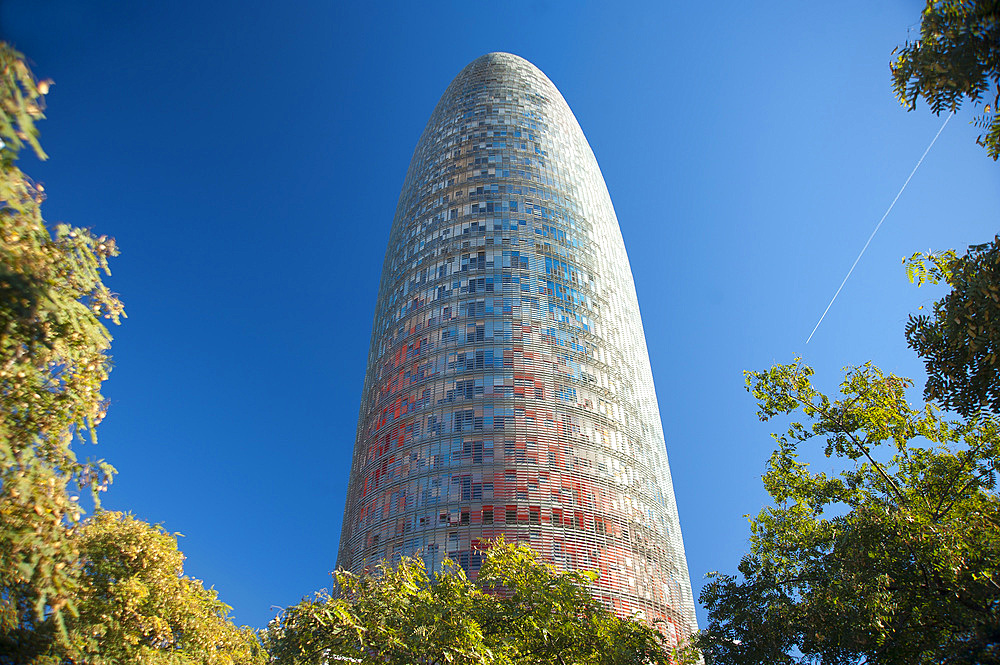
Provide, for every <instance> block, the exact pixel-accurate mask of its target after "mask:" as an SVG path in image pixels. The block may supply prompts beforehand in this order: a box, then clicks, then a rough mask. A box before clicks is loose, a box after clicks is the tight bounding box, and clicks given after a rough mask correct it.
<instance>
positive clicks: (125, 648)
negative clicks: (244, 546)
mask: <svg viewBox="0 0 1000 665" xmlns="http://www.w3.org/2000/svg"><path fill="white" fill-rule="evenodd" d="M72 540H73V543H74V545H75V546H76V547H77V548H78V549H79V551H80V558H81V564H82V576H81V584H80V587H79V590H78V592H77V594H78V595H77V599H76V609H77V613H76V616H73V617H67V620H66V628H67V631H68V633H69V645H68V648H67V647H66V646H63V645H62V644H59V643H50V652H49V653H48V654H46V656H45V657H44V658H42V659H41V662H45V658H49V659H51V662H53V663H57V662H66V660H67V655H70V656H71V658H70V659H69V660H72V662H85V663H88V664H89V665H113V664H117V663H144V664H146V665H158V664H161V663H162V664H163V665H168V664H170V665H180V664H183V663H192V664H194V663H198V664H199V665H231V664H232V663H246V664H251V663H264V662H265V657H264V654H263V651H262V649H261V648H260V645H259V643H258V642H257V638H256V635H255V634H254V633H253V632H252V631H251V630H249V629H247V628H237V627H236V626H234V625H233V623H232V621H230V620H229V618H228V613H229V609H230V608H229V607H228V606H227V605H225V604H224V603H223V602H221V601H220V600H219V599H218V598H217V597H216V593H215V591H214V590H207V589H205V588H204V587H203V586H202V583H201V582H200V581H198V580H195V579H191V578H190V577H187V576H186V575H184V555H182V554H181V553H180V552H179V551H178V549H177V540H176V537H175V536H174V535H171V534H168V533H166V532H165V531H164V530H163V529H162V528H160V527H154V526H150V525H149V524H146V523H144V522H141V521H139V520H137V519H135V518H134V517H132V516H130V515H123V514H121V513H113V512H98V513H97V515H95V516H94V517H93V518H91V519H89V520H87V521H86V522H84V523H83V524H82V525H81V526H79V527H77V528H76V529H75V530H74V532H73V534H72Z"/></svg>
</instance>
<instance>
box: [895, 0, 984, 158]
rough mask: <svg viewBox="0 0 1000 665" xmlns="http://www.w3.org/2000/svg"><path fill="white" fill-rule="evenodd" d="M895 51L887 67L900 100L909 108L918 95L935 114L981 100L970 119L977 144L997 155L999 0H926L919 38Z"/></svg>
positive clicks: (914, 106)
mask: <svg viewBox="0 0 1000 665" xmlns="http://www.w3.org/2000/svg"><path fill="white" fill-rule="evenodd" d="M897 51H898V55H896V53H897ZM897 51H894V52H893V53H894V55H896V59H895V60H894V61H893V63H892V65H891V67H892V82H893V88H894V90H895V92H896V97H897V98H898V99H899V101H900V103H901V104H902V105H903V106H906V107H907V108H909V109H911V110H912V109H914V108H916V106H917V99H918V98H920V97H923V98H924V101H925V102H927V104H928V106H930V109H931V110H932V111H933V112H934V113H936V114H941V113H942V112H943V111H957V110H958V109H959V107H960V106H961V105H962V102H963V101H965V100H966V99H968V100H969V101H971V102H973V104H975V105H976V106H979V105H980V104H981V103H982V102H983V100H984V99H985V102H986V104H985V106H984V107H983V112H982V115H980V116H979V117H977V118H976V120H975V121H974V124H975V125H976V126H977V127H979V128H980V129H982V130H983V133H982V134H981V135H980V136H979V138H978V139H977V143H979V144H980V145H982V146H984V147H985V148H986V150H987V151H988V152H989V155H990V157H992V158H993V159H994V160H996V159H997V158H998V157H1000V115H998V113H997V106H998V105H1000V0H927V5H926V7H925V8H924V11H923V18H922V20H921V23H920V39H918V40H916V41H913V42H907V43H906V45H905V46H903V47H902V48H901V49H897ZM991 97H992V99H991Z"/></svg>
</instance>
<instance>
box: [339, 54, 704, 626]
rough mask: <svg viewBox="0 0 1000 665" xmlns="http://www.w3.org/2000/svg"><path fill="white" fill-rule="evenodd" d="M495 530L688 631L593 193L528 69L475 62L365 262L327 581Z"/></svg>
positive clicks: (629, 329) (463, 556) (659, 473)
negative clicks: (368, 331)
mask: <svg viewBox="0 0 1000 665" xmlns="http://www.w3.org/2000/svg"><path fill="white" fill-rule="evenodd" d="M500 535H504V536H505V537H506V539H507V541H508V542H510V541H516V542H527V543H528V544H530V545H531V546H532V547H533V548H535V549H536V550H537V551H539V552H540V553H541V554H542V555H543V557H544V558H545V559H547V560H548V561H550V562H552V563H553V564H555V565H556V566H557V567H560V568H563V569H571V568H574V569H588V570H596V571H598V572H599V573H600V579H599V581H598V582H597V584H596V585H595V589H594V593H595V595H596V596H597V597H599V598H601V599H603V600H604V601H605V602H606V603H607V604H608V605H609V606H611V607H613V608H614V610H615V611H616V612H618V613H619V614H623V615H627V614H632V613H634V612H639V611H641V612H642V613H643V615H644V616H645V617H646V618H647V619H654V618H659V619H664V620H666V621H667V623H668V625H669V626H670V627H671V631H672V632H673V633H674V636H675V637H676V638H680V637H683V636H686V635H687V634H689V633H691V632H693V631H694V630H695V627H696V626H695V617H694V605H693V602H692V598H691V586H690V580H689V578H688V571H687V563H686V561H685V557H684V546H683V543H682V541H681V532H680V526H679V524H678V519H677V508H676V506H675V503H674V492H673V486H672V483H671V479H670V469H669V467H668V465H667V453H666V447H665V445H664V440H663V430H662V426H661V424H660V416H659V410H658V407H657V402H656V395H655V393H654V391H653V377H652V373H651V371H650V365H649V357H648V354H647V351H646V341H645V337H644V334H643V329H642V321H641V320H640V317H639V305H638V302H637V300H636V294H635V285H634V283H633V281H632V271H631V269H630V267H629V262H628V257H627V256H626V254H625V245H624V242H623V241H622V235H621V231H620V229H619V227H618V220H617V218H616V216H615V211H614V208H613V207H612V205H611V198H610V196H609V195H608V190H607V186H606V185H605V184H604V178H603V176H602V175H601V171H600V169H599V168H598V166H597V161H596V160H595V159H594V154H593V152H592V151H591V149H590V146H589V145H588V143H587V140H586V138H584V135H583V131H582V130H581V129H580V126H579V124H578V123H577V121H576V118H575V117H574V116H573V113H572V112H571V111H570V109H569V107H568V106H567V104H566V101H565V100H564V99H563V98H562V95H560V94H559V91H558V90H556V88H555V86H554V85H553V84H552V82H551V81H549V79H548V78H546V76H545V75H544V74H543V73H542V72H541V71H539V70H538V69H537V68H536V67H535V66H534V65H532V64H531V63H529V62H527V61H526V60H524V59H522V58H519V57H517V56H514V55H510V54H507V53H491V54H488V55H484V56H482V57H481V58H479V59H477V60H475V61H474V62H472V63H471V64H469V65H468V66H467V67H466V68H465V69H463V70H462V71H461V73H459V74H458V76H457V77H455V80H454V81H452V83H451V85H449V86H448V89H447V90H446V91H445V93H444V95H443V96H442V97H441V100H440V101H439V102H438V105H437V107H436V108H435V109H434V113H433V114H432V115H431V118H430V120H429V121H428V123H427V127H426V128H425V129H424V132H423V134H422V135H421V137H420V141H419V142H418V143H417V148H416V150H415V151H414V153H413V159H412V161H411V162H410V167H409V170H408V172H407V174H406V180H405V182H404V184H403V190H402V193H401V194H400V197H399V203H398V205H397V207H396V216H395V219H394V220H393V224H392V230H391V232H390V237H389V246H388V249H387V251H386V255H385V263H384V264H383V268H382V282H381V286H380V287H379V293H378V303H377V305H376V309H375V321H374V326H373V330H372V340H371V349H370V351H369V355H368V369H367V374H366V376H365V385H364V392H363V395H362V400H361V411H360V415H359V420H358V434H357V442H356V445H355V449H354V459H353V463H352V466H351V476H350V484H349V487H348V494H347V506H346V509H345V512H344V522H343V532H342V536H341V541H340V551H339V554H338V561H337V563H338V566H341V567H344V568H348V569H353V570H360V569H363V568H365V567H367V566H370V565H372V564H374V563H376V562H377V561H378V560H380V559H392V558H396V557H399V556H400V555H417V556H421V557H423V558H424V560H425V562H426V563H427V565H428V568H433V567H435V566H437V565H439V564H440V563H441V561H442V560H443V559H444V558H445V557H450V558H451V559H453V560H455V561H457V562H458V563H459V564H461V565H462V567H463V568H465V569H466V571H468V573H469V574H470V575H472V576H474V575H475V574H476V572H477V571H478V569H479V565H480V562H481V554H480V552H481V548H482V547H485V546H486V545H487V544H488V542H489V541H490V540H491V539H494V538H496V537H498V536H500Z"/></svg>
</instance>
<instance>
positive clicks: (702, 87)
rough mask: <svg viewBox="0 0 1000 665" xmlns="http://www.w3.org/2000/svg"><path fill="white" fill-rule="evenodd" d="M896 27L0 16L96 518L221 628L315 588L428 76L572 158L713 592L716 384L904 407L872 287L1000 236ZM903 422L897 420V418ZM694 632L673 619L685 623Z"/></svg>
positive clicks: (879, 299)
mask: <svg viewBox="0 0 1000 665" xmlns="http://www.w3.org/2000/svg"><path fill="white" fill-rule="evenodd" d="M922 4H923V3H922V2H919V1H918V0H906V1H902V0H897V1H885V2H878V3H872V2H868V1H862V0H857V1H849V2H841V3H830V2H825V3H803V2H793V1H791V0H788V1H784V2H777V1H775V2H755V3H747V2H728V1H727V2H719V3H664V2H642V3H624V2H623V3H610V2H608V3H597V2H579V3H576V2H574V3H569V2H567V3H559V2H546V1H537V2H511V3H478V2H461V3H452V2H440V3H424V2H422V3H402V2H400V3H398V4H392V3H388V4H385V3H383V4H374V3H355V4H353V5H346V4H338V3H333V2H319V1H313V2H307V1H305V0H288V1H286V2H281V3H276V2H247V1H241V2H236V1H234V0H229V1H222V2H189V1H186V0H175V1H173V2H166V3H140V2H128V1H125V0H121V1H115V2H82V1H80V0H64V1H55V0H6V2H4V3H3V4H2V5H0V31H2V36H3V38H4V39H6V40H9V41H11V42H13V43H14V44H15V45H16V46H17V47H18V48H19V49H20V50H22V51H23V52H24V53H26V54H27V55H28V57H29V58H30V59H31V60H32V61H33V64H34V68H35V71H36V73H37V74H38V75H39V76H40V77H43V78H52V79H54V80H55V82H56V85H55V86H54V87H53V88H52V92H51V94H50V95H49V108H48V116H49V119H48V120H46V121H45V122H44V123H42V125H41V130H42V139H43V145H44V146H45V148H46V149H47V151H48V152H49V155H50V157H51V159H50V160H49V161H48V162H46V163H44V164H38V163H34V162H32V161H30V160H25V163H24V164H23V168H24V169H25V170H26V171H27V172H28V173H29V174H31V175H33V176H34V177H35V178H36V179H37V180H40V181H42V182H44V183H45V186H46V191H47V193H48V194H49V197H50V198H49V200H48V202H47V203H46V206H45V210H46V218H47V219H49V220H50V221H52V222H55V221H66V222H70V223H73V224H76V225H81V226H88V227H92V228H94V229H95V230H96V231H98V232H100V233H107V234H110V235H114V236H116V237H117V238H118V241H119V244H120V245H121V247H122V256H121V257H120V258H119V259H117V260H116V261H115V262H114V264H113V270H114V276H113V277H112V278H111V279H110V283H111V285H112V288H114V289H115V290H117V291H118V292H120V293H121V295H122V297H123V299H124V301H125V303H126V306H127V310H128V314H129V318H128V320H127V321H126V322H125V324H124V325H123V326H122V327H121V328H119V329H118V330H116V331H114V334H115V343H114V359H115V370H114V372H113V374H112V378H111V380H110V381H109V382H108V384H107V390H106V393H107V395H108V396H109V397H110V399H111V401H112V406H111V410H110V413H109V417H108V419H107V420H106V421H105V424H104V425H102V428H101V431H100V439H101V443H100V446H99V447H98V448H97V449H96V450H95V451H82V453H81V454H83V455H87V454H100V455H101V456H103V457H105V458H106V459H108V460H110V461H111V462H112V463H113V464H114V465H115V466H117V467H118V469H119V471H120V475H119V477H118V479H117V480H116V481H115V483H114V485H113V486H112V488H111V491H110V492H109V493H108V495H107V498H106V501H105V503H106V505H107V506H108V507H110V508H114V509H122V510H131V511H133V512H134V513H135V514H137V515H138V516H139V517H141V518H143V519H145V520H148V521H151V522H161V523H163V524H164V525H165V527H166V528H167V529H169V530H171V531H179V532H182V533H183V534H185V538H183V539H182V541H181V547H182V549H183V550H184V552H185V553H186V554H187V556H188V561H187V568H188V571H189V573H190V574H192V575H194V576H196V577H198V578H201V579H204V580H205V581H206V582H207V583H208V584H210V585H214V586H215V587H216V588H217V589H218V591H219V593H220V595H221V597H222V599H223V600H224V601H226V602H227V603H229V604H231V605H233V606H235V616H236V619H237V620H238V621H240V622H243V623H248V624H251V625H255V626H263V625H264V624H265V623H266V622H267V620H268V619H269V618H270V617H271V616H273V613H274V612H273V610H272V609H271V606H272V605H277V606H285V605H289V604H292V603H294V602H296V601H297V600H298V599H299V598H300V597H301V596H303V595H305V594H307V593H310V592H311V591H312V590H314V589H318V588H320V587H324V586H327V585H328V580H329V578H328V572H329V571H330V569H332V567H333V565H334V562H335V558H336V547H337V543H338V538H339V533H340V521H341V516H342V511H343V507H344V493H345V489H346V483H347V473H348V467H349V465H350V455H351V449H352V446H353V443H354V433H355V425H356V422H357V409H358V403H359V399H360V393H361V384H362V379H363V374H364V359H365V357H366V355H367V351H368V341H369V335H370V332H371V320H372V314H373V308H374V304H375V295H376V290H377V286H378V277H379V271H380V268H381V264H382V257H383V253H384V251H385V244H386V240H387V238H388V231H389V226H390V223H391V220H392V217H393V211H394V209H395V204H396V199H397V197H398V195H399V190H400V187H401V186H402V183H403V176H404V173H405V171H406V168H407V165H408V163H409V159H410V155H411V154H412V151H413V148H414V146H415V144H416V141H417V138H418V137H419V135H420V132H421V130H422V128H423V125H424V123H425V122H426V121H427V119H428V117H429V116H430V113H431V110H432V109H433V107H434V105H435V103H436V102H437V99H438V97H439V96H440V95H441V93H442V92H443V91H444V89H445V87H446V86H447V84H448V82H449V81H450V80H451V78H452V77H453V76H454V75H455V74H457V73H458V72H459V70H460V69H461V68H462V67H463V66H464V65H465V64H466V63H468V62H469V61H471V60H472V59H474V58H476V57H477V56H479V55H481V54H483V53H486V52H489V51H510V52H513V53H516V54H518V55H521V56H523V57H525V58H527V59H529V60H530V61H532V62H533V63H535V64H536V65H537V66H538V67H540V68H541V69H542V71H544V72H545V73H546V74H548V76H549V78H551V79H552V81H553V82H554V83H555V84H556V86H557V87H558V88H559V89H560V90H561V91H562V93H563V95H564V96H565V98H566V100H567V101H568V102H569V105H570V107H571V108H572V109H573V111H574V112H575V113H576V116H577V118H578V119H579V121H580V124H581V125H582V127H583V129H584V132H585V133H586V135H587V137H588V139H589V141H590V144H591V146H592V147H593V148H594V152H595V153H596V155H597V160H598V162H599V164H600V165H601V168H602V170H603V172H604V176H605V179H606V180H607V183H608V187H609V189H610V191H611V197H612V200H613V201H614V204H615V207H616V209H617V212H618V218H619V220H620V222H621V226H622V231H623V234H624V236H625V243H626V246H627V247H628V250H629V255H630V258H631V263H632V270H633V272H634V274H635V281H636V285H637V289H638V293H639V302H640V306H641V308H642V313H643V320H644V324H645V328H646V331H647V342H648V345H649V352H650V356H651V360H652V365H653V374H654V377H655V380H656V387H657V393H658V395H659V400H660V411H661V414H662V417H663V425H664V430H665V433H666V437H667V446H668V450H669V454H670V462H671V468H672V472H673V477H674V483H675V485H674V487H675V491H676V494H677V503H678V506H679V509H680V516H681V525H682V528H683V532H684V540H685V545H686V548H687V555H688V563H689V566H690V569H691V574H692V583H693V584H694V587H695V594H696V595H697V593H698V591H699V590H700V588H701V586H702V585H703V576H704V574H705V573H706V572H707V571H711V570H720V571H730V572H731V571H733V570H735V567H736V565H737V563H738V561H739V557H740V555H741V554H742V553H743V552H744V551H745V548H746V545H747V523H746V520H745V519H744V518H743V515H744V514H747V513H753V514H755V513H756V512H757V511H758V510H759V509H760V507H761V506H762V505H763V503H764V501H765V498H766V497H765V495H764V492H763V489H762V487H761V483H760V475H761V473H762V472H763V469H764V462H765V461H766V459H767V456H768V454H769V452H770V451H771V449H772V446H771V441H770V439H769V437H768V432H769V429H768V427H767V426H765V425H762V424H760V423H759V422H757V420H756V418H755V416H754V405H753V403H752V401H751V399H750V397H749V395H747V394H746V393H745V392H744V389H743V382H742V371H743V370H744V369H763V368H766V367H768V366H769V365H770V364H772V363H774V362H786V361H789V360H791V359H792V358H793V357H794V356H795V355H796V354H801V355H803V356H804V358H805V359H806V361H808V362H810V363H811V364H813V365H814V366H815V367H816V368H817V370H818V372H819V375H820V376H819V378H820V382H821V383H823V384H824V385H827V386H833V385H835V384H836V382H837V377H838V374H839V371H840V368H841V367H843V366H844V365H848V364H857V363H862V362H865V361H867V360H874V361H875V362H876V363H878V364H880V365H881V366H882V367H883V368H885V369H887V370H891V371H895V372H897V373H902V374H905V375H909V376H913V377H914V378H917V379H918V380H922V373H921V369H920V364H919V362H918V361H917V359H916V358H915V357H914V356H913V354H912V353H911V352H910V351H909V350H908V349H907V348H906V346H905V342H904V340H903V325H904V323H905V321H906V318H907V316H908V314H909V313H910V312H913V311H915V310H916V308H917V307H918V306H920V305H921V304H928V303H930V302H931V301H932V300H933V298H934V297H935V296H936V295H938V294H939V293H940V292H934V291H928V290H927V289H922V290H919V291H918V290H917V289H915V288H913V287H912V286H910V285H909V284H908V283H907V282H906V279H905V275H904V273H903V271H902V269H901V267H900V258H901V257H902V256H903V255H909V254H911V253H912V252H914V251H916V250H926V249H928V248H935V249H943V248H948V247H957V248H964V247H965V246H967V245H968V244H970V243H975V242H985V241H987V240H989V239H991V238H992V236H993V234H994V233H996V232H997V230H998V224H997V221H998V212H1000V166H998V165H997V164H995V163H994V162H992V161H991V160H989V159H988V157H987V156H986V154H985V152H984V151H983V150H982V149H981V148H979V147H978V146H976V145H975V143H974V138H975V136H976V131H975V128H973V127H971V126H970V125H969V124H968V121H969V120H970V115H969V114H968V113H963V114H960V115H959V116H957V117H956V118H955V119H953V120H952V121H951V123H950V124H949V126H948V127H947V128H946V129H945V131H944V133H943V134H942V135H941V138H940V139H939V140H938V142H937V144H936V145H935V147H934V149H933V150H932V151H931V153H930V154H929V155H928V157H927V159H926V161H925V162H924V164H923V166H922V167H921V169H920V170H919V171H918V172H917V174H916V176H915V177H914V178H913V180H912V182H911V183H910V186H909V188H908V189H907V190H906V192H905V193H904V194H903V196H902V197H901V198H900V200H899V203H898V204H897V205H896V207H895V209H894V210H893V212H892V214H891V215H890V216H889V218H888V219H887V220H886V222H885V225H884V226H883V227H882V230H881V231H880V232H879V235H878V236H877V237H876V238H875V240H874V241H873V243H872V245H871V247H870V248H869V250H868V253H867V254H866V256H865V257H864V259H863V260H862V262H861V263H860V264H859V266H858V268H857V270H856V271H855V273H854V276H853V277H852V278H851V281H850V282H849V283H848V284H847V286H846V287H845V289H844V291H843V293H842V294H841V296H840V298H839V300H838V301H837V303H836V304H835V305H834V307H833V308H832V309H831V311H830V314H829V315H828V316H827V319H826V321H825V322H824V323H823V325H822V327H821V328H820V329H819V331H818V332H817V333H816V336H815V337H814V338H813V340H812V342H811V343H810V344H809V345H808V346H807V345H806V344H805V340H806V337H807V336H808V335H809V332H810V330H811V329H812V327H813V325H814V324H815V323H816V320H817V319H818V317H819V315H820V314H821V313H822V311H823V309H824V308H825V307H826V304H827V302H828V301H829V299H830V297H831V296H832V295H833V292H834V291H835V290H836V288H837V286H838V285H839V284H840V281H841V279H842V278H843V276H844V274H845V272H846V271H847V269H848V268H849V267H850V265H851V262H852V261H853V260H854V258H855V256H856V255H857V253H858V251H859V250H860V249H861V246H862V245H863V244H864V242H865V240H866V239H867V237H868V235H869V234H870V233H871V230H872V228H873V227H874V225H875V223H876V222H877V221H878V219H879V218H880V217H881V216H882V213H883V212H884V211H885V209H886V207H887V206H888V205H889V203H890V202H891V201H892V199H893V197H894V196H895V195H896V192H897V191H898V189H899V187H900V186H901V185H902V183H903V181H904V180H905V179H906V177H907V175H908V174H909V173H910V170H911V169H912V168H913V166H914V164H915V163H916V161H917V159H918V158H919V157H920V155H921V154H922V153H923V151H924V149H925V148H926V147H927V144H928V143H929V142H930V140H931V138H932V137H933V136H934V134H935V133H936V132H937V130H938V128H939V127H940V125H941V122H942V119H941V118H937V117H935V116H933V115H931V114H930V113H929V112H927V111H926V109H923V108H921V109H919V110H918V111H916V112H913V113H906V112H905V110H903V109H902V108H901V107H899V105H898V104H897V102H896V101H895V100H894V98H893V95H892V91H891V89H890V85H889V67H888V63H889V59H890V53H891V51H892V49H893V47H894V46H896V45H897V44H899V43H902V42H903V41H905V40H906V38H907V37H908V36H913V35H915V34H916V29H917V27H918V23H919V13H920V8H921V7H922ZM916 396H917V393H916V392H915V393H914V397H916ZM704 619H705V615H704V612H703V611H702V610H701V609H700V608H699V621H700V622H702V624H704Z"/></svg>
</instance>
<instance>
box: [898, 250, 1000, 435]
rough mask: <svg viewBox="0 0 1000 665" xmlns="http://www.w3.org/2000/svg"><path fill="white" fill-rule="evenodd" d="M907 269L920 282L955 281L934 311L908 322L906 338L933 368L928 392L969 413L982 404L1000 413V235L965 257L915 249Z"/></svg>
mask: <svg viewBox="0 0 1000 665" xmlns="http://www.w3.org/2000/svg"><path fill="white" fill-rule="evenodd" d="M907 274H908V276H909V277H910V280H911V281H914V282H916V283H917V285H918V286H920V285H922V284H925V283H937V282H939V281H941V280H943V281H945V282H947V284H948V285H949V286H951V291H950V292H949V293H948V295H946V296H945V297H944V298H942V299H941V300H939V301H937V302H936V303H934V306H933V309H932V312H933V313H932V314H931V315H930V316H928V315H926V314H921V315H917V316H910V319H909V321H908V322H907V324H906V342H907V344H908V345H909V346H910V348H912V349H913V350H914V351H916V352H917V355H919V356H920V357H921V358H923V359H924V367H925V368H926V370H927V383H926V385H925V387H924V397H925V398H926V399H928V400H935V401H937V402H939V403H940V404H941V405H943V406H944V407H945V408H948V409H953V410H955V411H957V412H959V413H961V414H962V415H964V416H967V417H968V416H971V415H973V414H975V413H976V412H977V411H979V410H981V409H989V410H990V411H993V412H994V413H1000V236H997V237H995V238H994V239H993V242H991V243H987V244H984V245H973V246H972V247H970V248H969V250H968V252H966V254H965V255H964V256H957V255H956V254H955V252H954V251H951V250H949V251H945V252H938V253H927V254H924V253H917V254H914V255H913V256H912V257H910V259H909V264H908V266H907Z"/></svg>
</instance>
